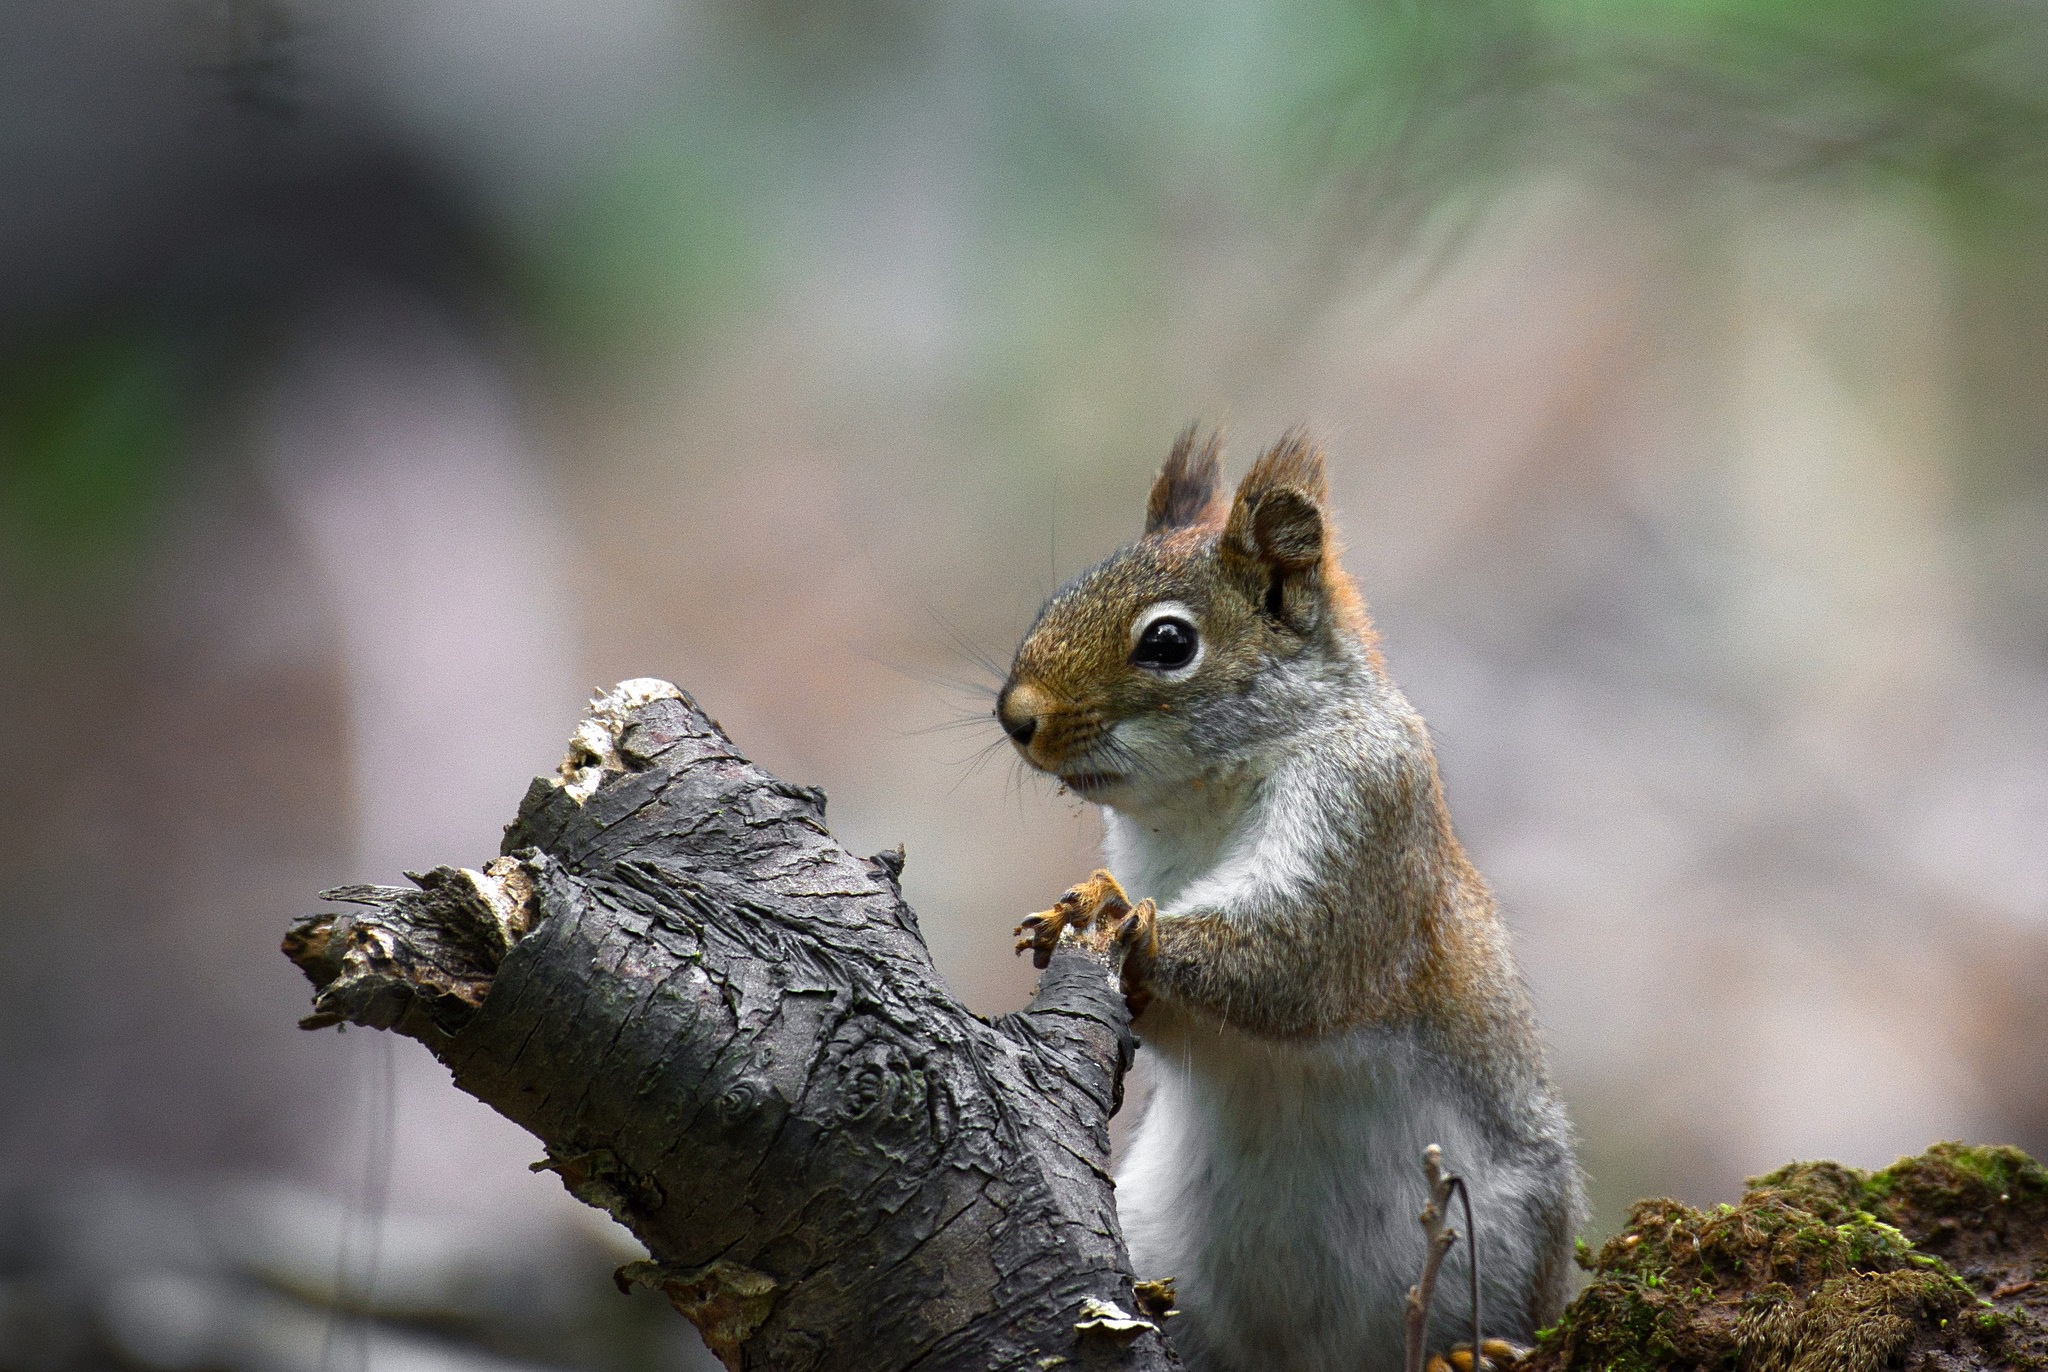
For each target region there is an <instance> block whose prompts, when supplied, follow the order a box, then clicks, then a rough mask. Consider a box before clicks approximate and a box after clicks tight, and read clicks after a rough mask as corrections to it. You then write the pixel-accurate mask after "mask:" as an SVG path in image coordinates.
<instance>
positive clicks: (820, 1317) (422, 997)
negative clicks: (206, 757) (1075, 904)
mask: <svg viewBox="0 0 2048 1372" xmlns="http://www.w3.org/2000/svg"><path fill="white" fill-rule="evenodd" d="M824 807H825V798H824V796H823V795H822V794H821V793H820V792H818V791H816V790H811V789H806V788H802V787H797V786H791V785H789V784H788V783H786V782H783V781H780V780H778V779H777V778H775V777H773V776H770V775H769V774H768V773H766V772H764V771H762V770H761V769H760V768H758V767H755V766H754V765H753V764H752V763H750V762H749V761H747V759H746V758H745V757H743V756H741V755H740V753H739V752H738V751H737V750H736V749H735V748H734V747H733V745H732V743H731V741H730V740H729V739H727V738H726V736H725V734H724V733H723V732H722V731H721V730H720V729H719V727H718V726H717V724H715V723H714V722H713V721H712V720H711V719H710V718H708V717H707V716H706V715H705V714H704V713H703V712H702V711H701V710H700V709H698V707H697V705H696V703H695V702H694V701H692V700H691V699H690V698H689V697H688V696H686V695H684V694H683V693H682V692H681V691H679V690H677V689H676V688H675V687H674V686H671V685H669V684H668V683H666V682H658V681H647V680H641V681H630V682H626V683H624V684H622V685H620V686H618V687H616V688H614V689H613V690H612V691H610V692H608V693H606V694H605V695H603V696H601V697H599V698H598V699H597V700H595V701H593V702H592V713H591V715H590V717H589V718H587V719H585V720H584V721H583V722H582V724H581V725H579V726H578V728H577V731H576V735H575V738H574V739H573V740H572V743H571V747H570V752H569V756H568V757H567V758H566V759H565V760H564V761H563V763H562V766H561V769H560V772H559V774H558V775H557V776H555V777H553V778H541V779H538V780H536V781H535V782H534V783H533V785H532V787H531V788H530V789H529V790H528V792H527V795H526V799H525V801H524V803H523V804H522V805H521V806H520V809H519V815H518V818H517V819H516V820H515V821H514V822H513V823H512V824H511V825H510V826H508V828H507V830H506V834H505V841H504V845H503V855H502V856H500V857H499V858H497V859H496V860H494V861H492V862H491V863H489V864H487V865H486V866H485V867H483V868H482V869H481V870H469V869H461V868H453V867H439V868H436V869H435V870H434V871H432V872H430V873H426V874H423V875H419V876H415V877H414V878H413V880H414V882H415V885H416V887H417V889H409V888H400V887H383V886H352V887H343V888H340V889H338V890H336V891H332V892H328V893H327V897H328V898H329V899H332V900H336V901H342V902H347V903H349V904H351V905H353V906H354V907H356V908H354V909H352V910H348V911H339V912H328V913H322V914H318V915H312V916H308V917H306V918H305V919H302V920H300V921H299V922H298V923H296V924H295V925H294V926H293V927H292V929H291V932H290V933H289V934H288V935H287V936H286V938H285V953H286V955H287V956H289V957H290V958H291V959H292V960H293V961H294V962H295V963H297V964H298V965H299V966H300V967H301V968H302V969H303V970H304V971H305V973H306V975H307V976H308V977H309V978H310V979H311V980H312V981H313V984H314V986H315V987H316V995H315V997H314V1013H313V1014H312V1015H311V1016H310V1017H309V1018H308V1019H307V1020H306V1021H305V1024H306V1026H307V1027H309V1028H317V1027H320V1026H322V1025H329V1024H339V1023H343V1022H346V1023H352V1024H361V1025H368V1026H371V1027H374V1028H378V1029H389V1030H395V1031H397V1032H399V1033H403V1034H406V1035H408V1036H410V1037H412V1038H415V1039H418V1040H419V1041H420V1042H421V1043H423V1044H425V1045H426V1046H427V1048H428V1049H429V1050H431V1051H432V1052H433V1053H434V1055H435V1056H436V1057H437V1058H439V1059H440V1060H441V1061H442V1062H443V1063H445V1064H446V1065H447V1066H448V1068H449V1070H450V1071H451V1073H453V1075H454V1079H455V1084H456V1085H457V1086H459V1087H461V1088H462V1089H463V1090H465V1091H467V1092H469V1093H470V1094H471V1095H474V1096H476V1097H477V1098H478V1099H480V1100H482V1101H484V1102H485V1103H486V1104H488V1105H490V1106H491V1107H492V1108H494V1109H496V1110H497V1111H499V1112H500V1113H501V1114H503V1115H505V1116H506V1117H507V1118H509V1119H511V1120H513V1121H514V1122H516V1123H518V1124H519V1125H521V1126H522V1127H523V1128H525V1129H527V1130H529V1131H530V1132H532V1133H533V1134H534V1135H535V1136H536V1137H537V1138H538V1139H539V1140H540V1141H541V1142H542V1144H543V1145H544V1146H545V1148H546V1151H547V1158H546V1160H545V1162H544V1163H542V1164H539V1165H541V1166H546V1167H548V1168H551V1169H552V1170H554V1171H555V1172H557V1173H559V1174H560V1176H561V1178H562V1181H563V1184H564V1185H566V1186H567V1187H568V1188H569V1190H570V1191H571V1192H573V1193H574V1194H575V1195H576V1196H577V1197H579V1198H580V1199H582V1200H584V1201H587V1202H588V1203H590V1204H592V1205H595V1206H598V1207H599V1208H601V1209H603V1210H605V1211H607V1212H608V1213H610V1214H611V1215H612V1216H613V1217H614V1218H616V1219H617V1220H619V1222H620V1223H622V1224H624V1225H625V1226H626V1227H627V1228H629V1229H630V1230H632V1232H633V1233H634V1234H635V1235H636V1236H637V1237H638V1238H639V1239H640V1240H641V1241H642V1242H643V1243H645V1244H646V1245H647V1249H648V1252H649V1254H650V1260H649V1261H647V1262H641V1263H631V1264H628V1265H627V1266H626V1267H624V1268H622V1269H620V1274H619V1276H620V1282H621V1284H622V1286H623V1285H627V1284H630V1283H635V1282H637V1283H641V1284H645V1285H648V1286H652V1287H655V1288H657V1289H660V1290H661V1291H663V1292H665V1293H666V1294H667V1295H668V1297H669V1299H670V1300H671V1301H672V1302H673V1303H674V1305H675V1307H676V1309H677V1310H679V1311H680V1312H682V1313H683V1314H684V1315H686V1316H688V1317H689V1318H690V1319H691V1320H692V1321H694V1322H695V1323H696V1325H697V1327H698V1329H699V1330H700V1331H701V1332H702V1333H703V1335H704V1338H705V1341H706V1342H707V1343H708V1344H709V1345H710V1346H711V1348H712V1349H713V1351H715V1352H716V1353H717V1354H718V1355H719V1357H720V1358H721V1359H723V1361H724V1362H725V1364H726V1366H727V1367H730V1368H735V1369H738V1368H775V1369H786V1370H787V1372H801V1369H808V1368H817V1369H832V1370H833V1372H864V1370H865V1369H875V1370H876V1372H881V1370H882V1369H892V1370H893V1369H912V1368H916V1369H954V1368H975V1369H980V1368H989V1369H997V1368H1029V1369H1033V1372H1039V1370H1040V1369H1052V1368H1073V1369H1096V1368H1112V1367H1114V1368H1120V1369H1158V1368H1169V1367H1174V1366H1177V1365H1178V1364H1177V1363H1176V1362H1175V1360H1174V1358H1173V1355H1172V1354H1171V1352H1169V1351H1168V1349H1167V1348H1166V1345H1165V1344H1164V1342H1163V1340H1162V1339H1161V1337H1160V1334H1159V1331H1158V1328H1157V1326H1156V1325H1155V1324H1154V1323H1152V1322H1151V1321H1150V1320H1148V1319H1145V1318H1143V1317H1141V1316H1140V1315H1139V1314H1138V1313H1137V1312H1138V1310H1139V1307H1138V1304H1137V1301H1136V1299H1135V1297H1134V1293H1133V1289H1132V1282H1131V1273H1130V1263H1129V1259H1128V1257H1127V1256H1126V1254H1125V1251H1124V1243H1123V1238H1122V1234H1121V1231H1120V1230H1119V1229H1118V1227H1117V1220H1116V1209H1115V1203H1114V1195H1113V1190H1112V1187H1111V1183H1110V1180H1109V1172H1108V1158H1109V1134H1108V1121H1109V1117H1110V1116H1111V1115H1112V1114H1113V1113H1114V1112H1115V1110H1116V1108H1117V1105H1118V1103H1119V1101H1120V1099H1121V1095H1122V1083H1123V1073H1124V1070H1125V1068H1126V1067H1127V1066H1128V1065H1129V1063H1130V1057H1131V1051H1132V1039H1131V1035H1130V1029H1129V1020H1128V1016H1127V1014H1126V1011H1125V1008H1124V1005H1123V1002H1122V998H1121V996H1120V995H1119V993H1118V990H1117V978H1116V968H1115V967H1114V966H1113V965H1111V963H1110V962H1109V961H1107V960H1106V959H1104V958H1103V957H1101V956H1099V955H1097V954H1094V953H1091V952H1089V951H1087V950H1085V949H1082V948H1077V947H1073V946H1067V947H1063V948H1061V949H1060V950H1059V951H1058V953H1057V954H1056V955H1055V956H1054V958H1053V961H1052V965H1051V967H1050V968H1049V969H1048V970H1047V972H1046V973H1045V975H1044V976H1043V978H1042V979H1041V980H1040V983H1039V986H1038V991H1037V995H1036V997H1035V998H1034V999H1033V1000H1032V1002H1031V1004H1030V1005H1029V1006H1028V1007H1027V1008H1025V1009H1024V1010H1022V1011H1020V1012H1018V1013H1016V1014H1011V1015H1005V1016H1003V1017H1001V1018H1000V1019H997V1020H995V1021H993V1022H990V1021H985V1020H982V1019H980V1018H979V1017H977V1016H975V1015H974V1014H972V1013H970V1012H969V1011H968V1010H967V1009H966V1007H964V1006H963V1005H961V1004H960V1003H959V1002H958V1001H957V1000H955V999H954V998H953V997H952V996H951V994H949V993H948V992H947V990H946V989H945V986H944V984H943V983H942V981H941V980H940V978H939V976H938V973H937V971H936V970H935V969H934V967H933V965H932V962H931V957H930V954H929V953H928V952H927V950H926V948H925V945H924V941H923V939H922V937H921V936H920V935H919V932H918V927H917V920H916V916H915V915H914V914H913V913H912V912H911V910H910V907H909V906H908V905H906V904H905V903H904V901H903V896H902V892H901V890H900V889H899V888H898V885H897V876H898V873H899V872H900V870H901V867H902V855H901V853H900V852H898V853H893V854H882V855H879V856H877V857H873V858H858V857H855V856H853V855H852V854H851V853H849V852H847V851H846V850H845V849H844V848H842V847H840V846H839V844H838V843H836V842H835V841H834V840H833V838H832V836H831V835H830V834H829V833H828V832H827V831H826V829H825V823H824ZM999 923H1000V922H999V921H998V922H992V924H991V948H992V949H993V948H996V947H999V946H1001V945H1000V941H999V940H997V939H996V937H995V936H996V934H997V933H998V932H999V929H998V927H997V925H998V924H999Z"/></svg>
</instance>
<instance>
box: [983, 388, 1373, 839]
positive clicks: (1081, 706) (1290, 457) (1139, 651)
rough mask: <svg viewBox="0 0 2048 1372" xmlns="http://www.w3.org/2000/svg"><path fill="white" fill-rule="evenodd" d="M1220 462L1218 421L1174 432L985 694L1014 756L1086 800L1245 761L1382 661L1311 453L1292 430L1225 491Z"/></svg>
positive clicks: (1186, 779)
mask: <svg viewBox="0 0 2048 1372" xmlns="http://www.w3.org/2000/svg"><path fill="white" fill-rule="evenodd" d="M1221 469H1222V453H1221V443H1220V439H1219V437H1218V436H1217V435H1215V434H1213V433H1212V434H1211V435H1210V436H1209V437H1208V438H1207V439H1206V440H1202V441H1200V442H1198V441H1197V438H1196V431H1195V429H1194V428H1193V427H1190V428H1189V429H1188V430H1187V431H1186V432H1184V433H1183V434H1181V436H1180V439H1179V441H1178V442H1177V443H1175V445H1174V448H1173V452H1172V454H1171V455H1170V456H1169V457H1168V458H1167V459H1166V465H1165V466H1164V467H1162V468H1161V469H1160V472H1159V476H1158V478H1157V479H1156V480H1155V481H1154V482H1153V485H1152V493H1151V497H1150V499H1149V500H1147V502H1146V506H1145V532H1144V535H1143V536H1142V537H1141V538H1139V539H1138V541H1137V542H1135V543H1133V544H1131V545H1129V546H1128V547H1125V548H1123V549H1120V550H1119V551H1117V552H1115V553H1112V554H1111V555H1110V556H1109V557H1107V558H1105V559H1104V560H1103V561H1101V562H1099V563H1097V564H1096V565H1095V566H1093V567H1091V568H1089V569H1088V570H1087V571H1085V572H1083V573H1081V574H1080V575H1079V576H1077V577H1075V578H1074V579H1073V580H1072V581H1069V582H1068V583H1067V584H1066V585H1065V586H1062V587H1061V588H1060V589H1059V590H1058V591H1056V592H1055V593H1054V594H1053V597H1052V599H1050V600H1048V601H1047V602H1046V604H1045V607H1044V608H1043V609H1041V610H1040V611H1039V612H1038V619H1037V621H1036V622H1035V623H1034V624H1033V625H1032V626H1031V631H1030V632H1029V633H1028V634H1026V635H1025V637H1024V642H1023V643H1022V644H1021V645H1020V646H1019V647H1018V649H1017V656H1016V659H1015V661H1014V662H1013V663H1012V665H1011V667H1010V675H1009V679H1008V680H1007V681H1006V682H1005V683H1004V685H1003V689H1002V692H1001V694H1000V695H999V696H998V697H997V699H996V718H997V719H998V721H999V722H1000V723H1001V724H1002V726H1003V730H1004V732H1005V733H1007V734H1008V735H1009V736H1010V739H1011V741H1012V742H1013V743H1015V744H1016V746H1017V749H1018V751H1019V752H1021V753H1022V754H1023V755H1024V758H1025V760H1026V761H1027V762H1029V763H1030V764H1031V765H1032V766H1033V767H1036V768H1038V769H1039V770H1041V771H1044V772H1049V773H1051V774H1053V775H1054V776H1057V777H1058V778H1059V779H1060V780H1061V781H1062V782H1064V783H1065V784H1066V785H1067V786H1068V788H1069V789H1071V790H1073V791H1074V792H1075V793H1077V794H1079V795H1081V796H1083V797H1085V798H1086V799H1089V800H1095V801H1099V802H1101V803H1104V804H1109V805H1117V806H1120V807H1121V806H1125V805H1132V804H1136V805H1139V806H1140V807H1141V808H1142V807H1143V804H1144V801H1145V800H1146V798H1147V795H1148V793H1149V794H1151V795H1152V796H1153V797H1154V798H1156V799H1165V798H1167V797H1170V796H1171V795H1172V794H1173V793H1175V792H1184V791H1185V790H1186V788H1187V787H1188V786H1190V785H1191V784H1196V785H1198V784H1201V783H1202V782H1203V780H1204V779H1205V778H1208V777H1212V776H1218V775H1222V774H1225V773H1230V772H1233V771H1241V770H1242V769H1244V768H1245V767H1247V766H1251V767H1254V768H1255V767H1256V766H1257V764H1258V761H1259V757H1260V755H1261V754H1262V753H1265V752H1268V751H1270V750H1273V749H1276V748H1284V747H1285V746H1286V745H1287V742H1288V740H1289V739H1290V737H1292V736H1293V735H1295V734H1296V733H1297V732H1298V731H1300V730H1301V729H1303V728H1306V727H1310V726H1312V725H1313V724H1314V723H1315V721H1316V718H1317V717H1318V716H1319V715H1320V714H1321V713H1322V712H1323V711H1324V710H1325V709H1327V708H1328V707H1330V706H1331V705H1332V704H1334V703H1337V702H1339V701H1341V700H1342V699H1343V698H1346V697H1347V696H1348V695H1350V694H1352V690H1351V688H1350V685H1349V684H1350V683H1353V682H1355V681H1356V680H1357V678H1358V677H1359V675H1360V674H1361V673H1363V672H1368V671H1373V670H1376V667H1375V665H1374V664H1375V659H1374V656H1373V649H1372V631H1371V627H1370V624H1369V622H1368V621H1367V619H1366V614H1365V609H1364V606H1363V604H1362V603H1361V602H1360V600H1359V597H1358V594H1357V592H1356V590H1355V589H1354V588H1353V587H1352V584H1351V581H1350V579H1349V578H1348V577H1346V576H1345V574H1344V572H1343V569H1342V568H1341V567H1340V566H1339V565H1338V560H1337V557H1338V549H1337V541H1336V537H1335V531H1334V530H1333V529H1332V528H1331V526H1330V518H1329V511H1328V483H1327V481H1326V480H1325V477H1324V474H1323V455H1322V452H1321V450H1320V449H1318V448H1317V447H1316V445H1315V444H1314V443H1313V442H1312V441H1311V440H1310V439H1309V438H1308V437H1307V436H1306V435H1305V434H1303V433H1301V432H1300V431H1298V430H1297V431H1294V432H1290V433H1289V434H1287V435H1286V436H1285V437H1284V438H1282V439H1281V440H1280V441H1279V442H1278V443H1276V444H1274V445H1273V446H1272V447H1271V448H1270V449H1268V450H1267V451H1266V452H1265V454H1264V455H1263V456H1261V457H1260V458H1259V459H1258V461H1256V462H1254V463H1253V464H1252V467H1251V470H1250V471H1249V472H1247V473H1246V474H1245V476H1244V479H1243V480H1242V481H1241V482H1239V483H1238V486H1237V490H1236V493H1235V494H1234V495H1232V496H1231V497H1229V498H1228V499H1226V498H1225V497H1224V496H1223V495H1222V493H1221V484H1220V483H1221V476H1222V470H1221Z"/></svg>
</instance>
